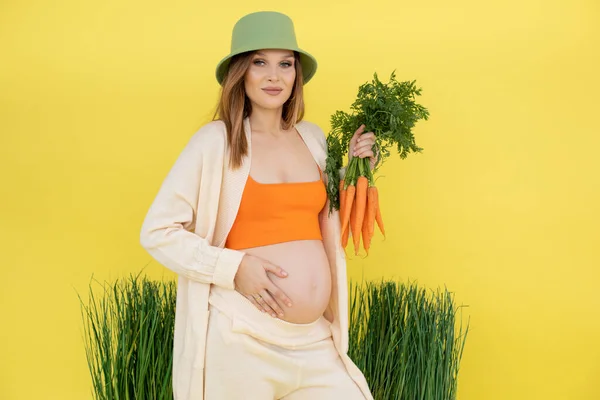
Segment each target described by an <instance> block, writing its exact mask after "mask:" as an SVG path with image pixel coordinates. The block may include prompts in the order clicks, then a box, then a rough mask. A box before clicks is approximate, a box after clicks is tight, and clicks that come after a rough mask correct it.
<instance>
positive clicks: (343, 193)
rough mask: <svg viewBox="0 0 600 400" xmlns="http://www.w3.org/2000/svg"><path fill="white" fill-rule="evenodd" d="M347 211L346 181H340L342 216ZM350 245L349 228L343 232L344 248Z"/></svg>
mask: <svg viewBox="0 0 600 400" xmlns="http://www.w3.org/2000/svg"><path fill="white" fill-rule="evenodd" d="M345 210H346V189H345V188H344V180H343V179H342V180H341V181H340V215H344V211H345ZM347 244H348V228H347V227H346V229H345V230H343V231H342V247H344V248H346V245H347Z"/></svg>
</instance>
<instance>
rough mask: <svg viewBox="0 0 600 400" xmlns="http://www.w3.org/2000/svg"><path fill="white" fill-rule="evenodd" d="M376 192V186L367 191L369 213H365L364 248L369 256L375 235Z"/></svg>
mask: <svg viewBox="0 0 600 400" xmlns="http://www.w3.org/2000/svg"><path fill="white" fill-rule="evenodd" d="M374 190H375V186H369V189H368V190H367V211H366V213H365V220H364V221H363V247H364V248H365V251H366V252H367V255H368V254H369V247H370V246H371V239H373V234H374V233H375V232H374V231H375V214H376V212H377V211H376V210H375V202H374V199H373V191H374Z"/></svg>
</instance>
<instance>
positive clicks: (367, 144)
mask: <svg viewBox="0 0 600 400" xmlns="http://www.w3.org/2000/svg"><path fill="white" fill-rule="evenodd" d="M374 144H375V142H373V141H370V140H369V141H365V142H364V143H363V142H360V143H359V144H357V145H356V147H355V150H354V151H355V152H356V153H360V152H361V151H364V150H366V149H368V150H373V145H374Z"/></svg>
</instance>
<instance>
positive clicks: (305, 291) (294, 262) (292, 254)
mask: <svg viewBox="0 0 600 400" xmlns="http://www.w3.org/2000/svg"><path fill="white" fill-rule="evenodd" d="M243 251H244V252H245V253H247V254H251V255H253V256H257V257H261V258H264V259H265V260H267V261H269V262H271V263H273V264H275V265H277V266H280V267H281V268H283V269H284V270H285V271H286V272H287V273H288V276H287V277H285V278H280V277H278V276H276V275H274V274H272V273H270V272H268V275H269V278H271V281H272V282H273V283H274V284H275V285H277V286H278V287H279V288H280V289H281V290H283V292H284V293H285V294H286V295H287V296H288V297H289V298H290V300H291V301H292V307H291V308H290V307H288V306H287V305H285V304H283V303H282V302H281V301H278V304H279V305H280V306H281V309H282V310H283V314H284V315H283V317H279V318H280V319H282V320H285V321H288V322H292V323H296V324H305V323H309V322H313V321H315V320H316V319H318V318H319V317H320V316H321V315H323V312H324V311H325V309H326V308H327V305H328V304H329V297H330V295H331V270H330V267H329V261H328V260H327V254H326V253H325V248H324V247H323V242H322V241H320V240H297V241H293V242H285V243H277V244H272V245H268V246H261V247H254V248H251V249H245V250H243ZM276 301H277V300H276Z"/></svg>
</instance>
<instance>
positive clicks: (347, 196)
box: [339, 157, 385, 255]
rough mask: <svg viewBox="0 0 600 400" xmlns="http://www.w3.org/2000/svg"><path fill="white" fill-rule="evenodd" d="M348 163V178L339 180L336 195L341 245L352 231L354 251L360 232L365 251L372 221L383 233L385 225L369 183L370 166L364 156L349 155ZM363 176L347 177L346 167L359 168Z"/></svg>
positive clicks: (377, 198) (369, 240) (371, 228)
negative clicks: (350, 157)
mask: <svg viewBox="0 0 600 400" xmlns="http://www.w3.org/2000/svg"><path fill="white" fill-rule="evenodd" d="M354 160H357V162H355V163H352V162H351V163H350V165H349V166H348V172H349V173H350V174H349V175H348V177H349V180H348V181H346V180H345V179H341V180H340V189H339V199H340V218H341V224H342V246H343V247H344V248H346V246H347V245H348V236H349V233H350V232H352V241H353V243H354V253H355V254H356V255H358V250H359V247H360V236H361V234H362V241H363V247H364V249H365V251H366V252H367V255H368V254H369V249H370V247H371V239H372V238H373V235H374V234H375V222H377V227H378V228H379V231H380V232H381V233H382V234H383V236H384V237H385V228H384V226H383V219H382V218H381V210H380V208H379V192H378V190H377V187H376V186H375V185H374V183H373V175H372V173H371V170H370V165H369V164H370V161H369V160H368V159H362V160H361V159H358V158H356V157H355V158H353V159H352V161H354ZM365 161H366V174H365V175H366V176H365V175H358V177H357V178H356V180H355V181H354V180H351V179H352V178H350V177H352V176H354V175H353V174H352V171H350V168H357V167H358V168H359V170H360V171H361V172H363V173H364V171H365Z"/></svg>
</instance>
